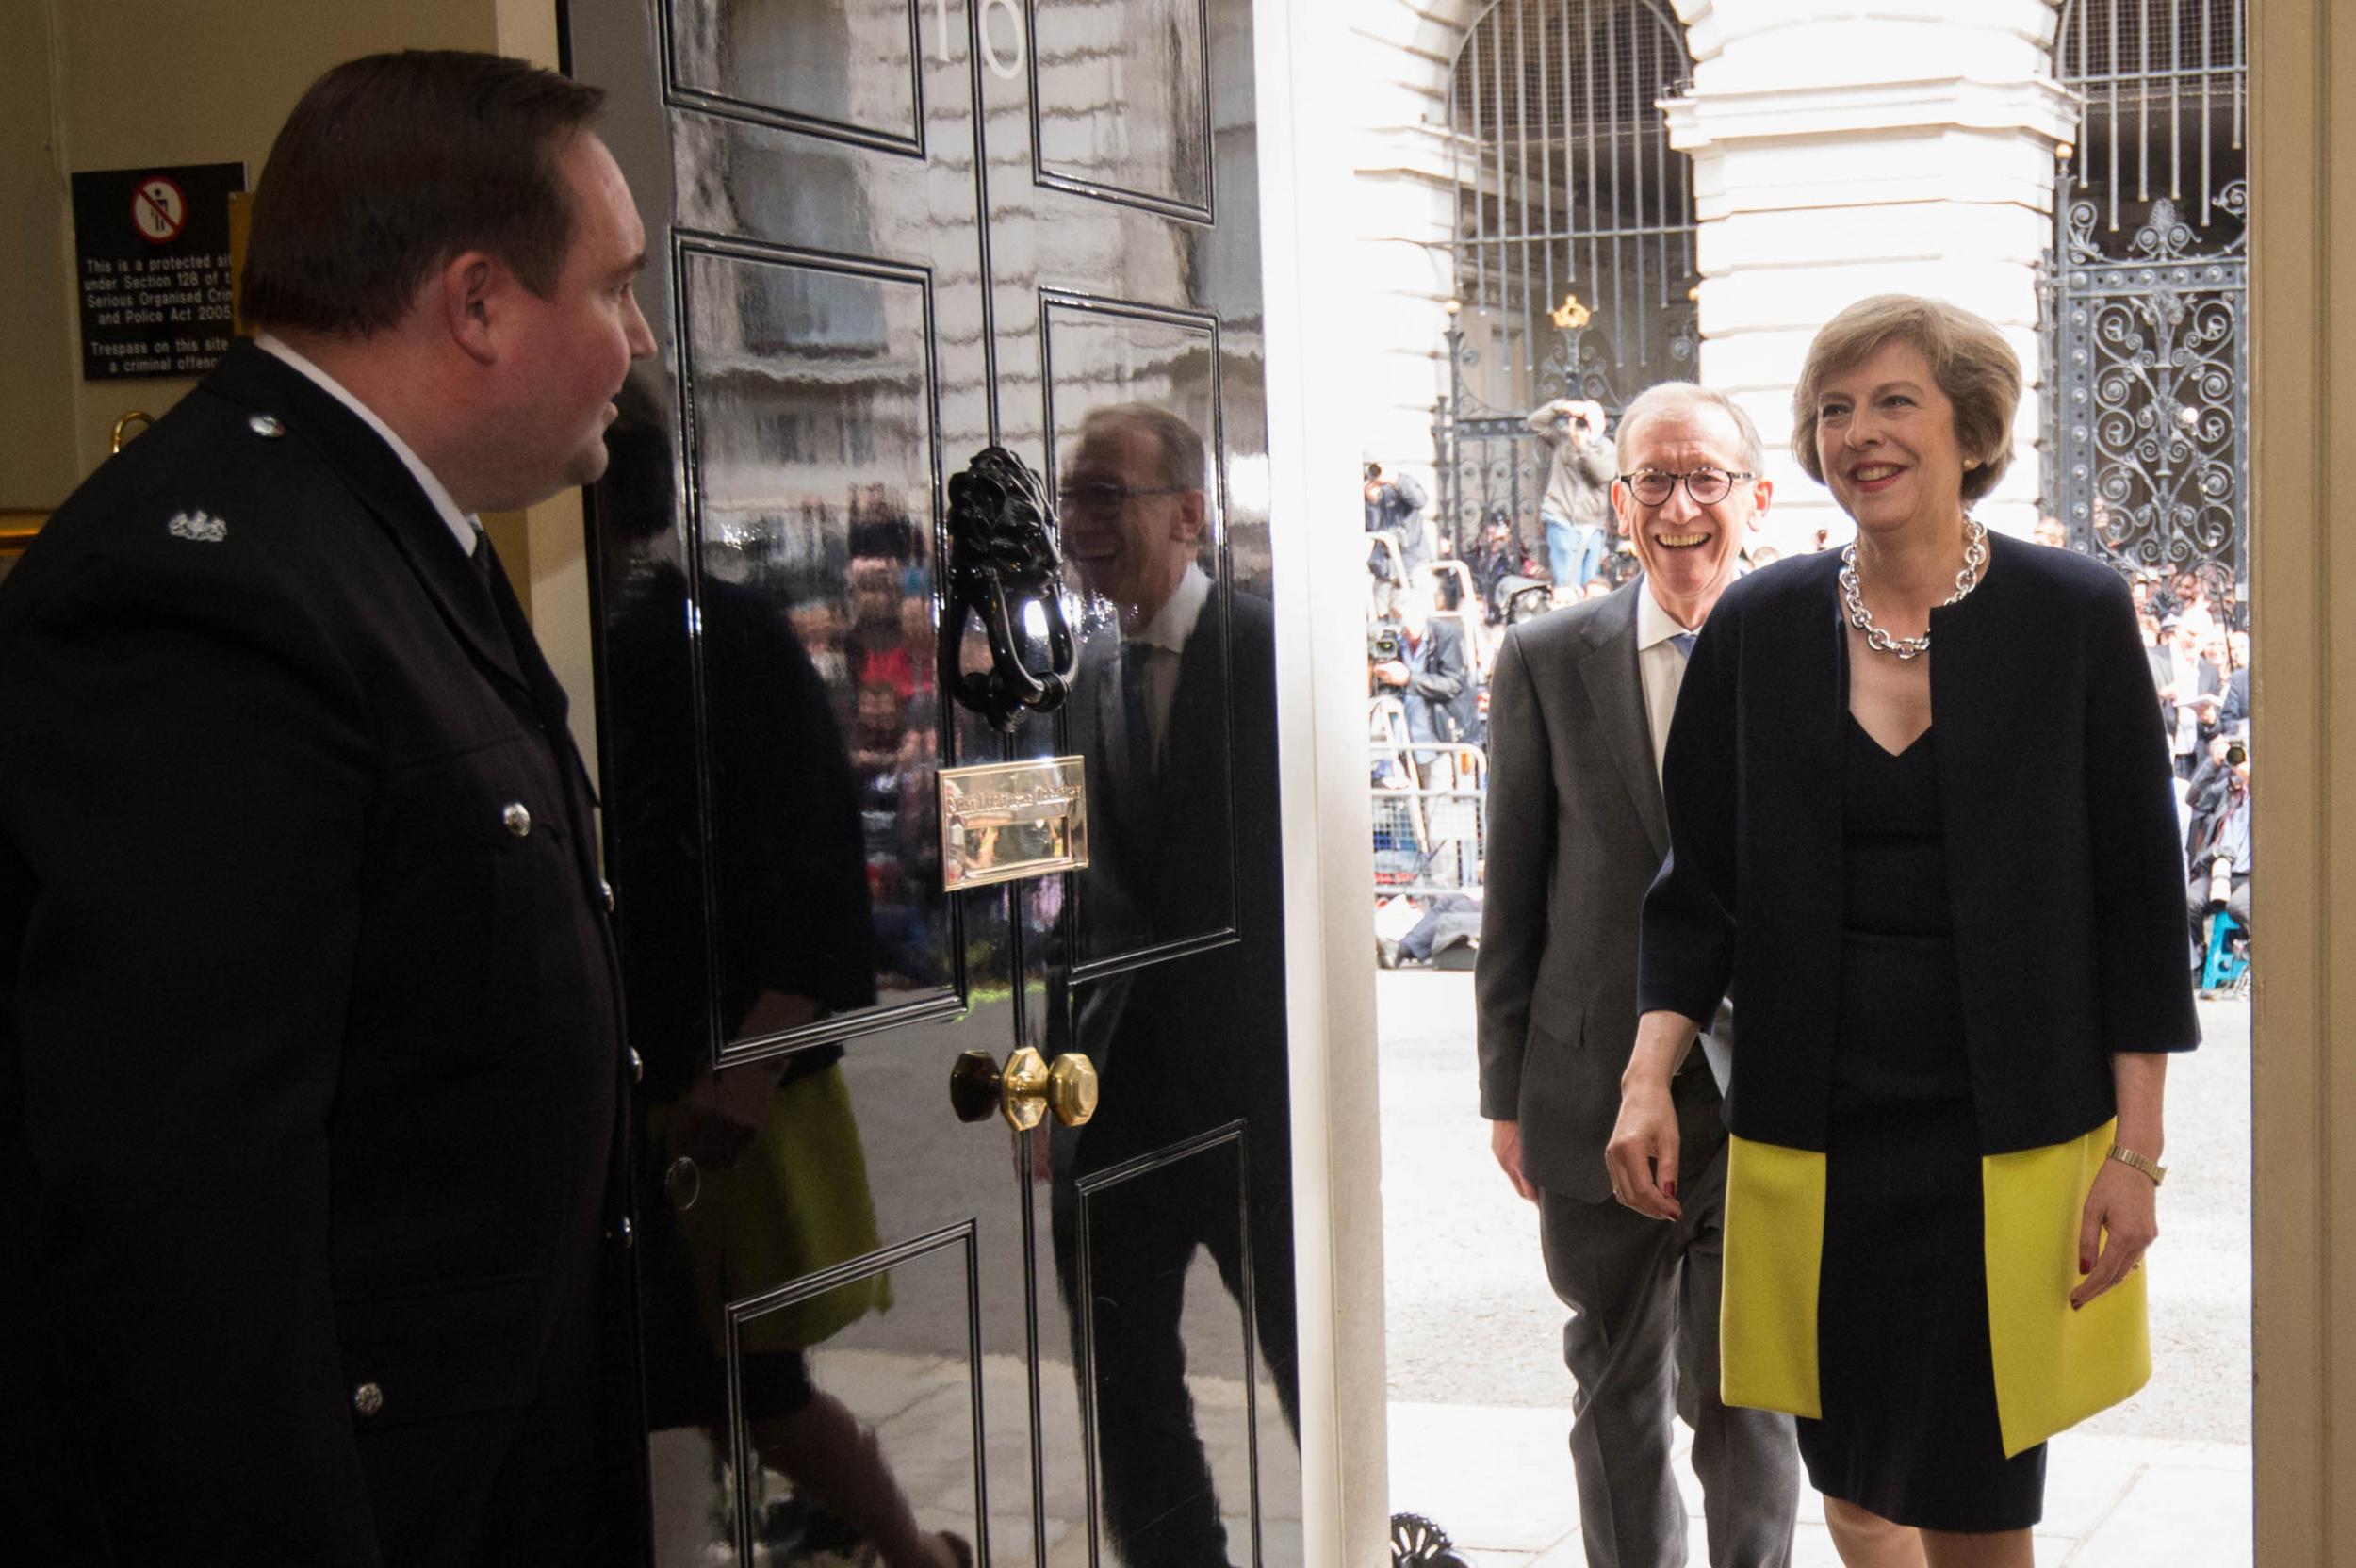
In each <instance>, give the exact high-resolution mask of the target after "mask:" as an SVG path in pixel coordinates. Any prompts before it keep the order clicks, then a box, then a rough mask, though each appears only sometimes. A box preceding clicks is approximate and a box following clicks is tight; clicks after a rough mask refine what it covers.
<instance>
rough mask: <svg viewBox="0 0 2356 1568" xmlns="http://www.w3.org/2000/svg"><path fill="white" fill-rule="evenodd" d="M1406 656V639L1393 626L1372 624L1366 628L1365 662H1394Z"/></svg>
mask: <svg viewBox="0 0 2356 1568" xmlns="http://www.w3.org/2000/svg"><path fill="white" fill-rule="evenodd" d="M1406 657H1407V641H1406V639H1405V638H1403V637H1401V636H1400V635H1399V628H1397V627H1395V626H1374V627H1368V628H1367V629H1366V662H1367V663H1369V664H1391V663H1396V662H1399V661H1400V660H1403V659H1405V658H1406Z"/></svg>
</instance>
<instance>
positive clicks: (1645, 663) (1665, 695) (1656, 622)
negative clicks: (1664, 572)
mask: <svg viewBox="0 0 2356 1568" xmlns="http://www.w3.org/2000/svg"><path fill="white" fill-rule="evenodd" d="M1684 630H1685V628H1683V627H1682V626H1679V625H1678V624H1677V617H1676V616H1674V615H1672V614H1670V613H1668V612H1667V611H1666V610H1663V609H1661V601H1660V600H1659V599H1656V598H1654V597H1653V596H1652V583H1651V582H1650V581H1649V580H1646V581H1644V582H1642V583H1640V584H1639V585H1638V586H1637V590H1636V673H1637V674H1638V675H1639V676H1641V677H1643V678H1644V716H1645V717H1646V718H1647V719H1649V720H1650V721H1651V722H1652V766H1653V776H1655V777H1656V778H1657V777H1659V776H1661V769H1662V765H1663V762H1664V760H1665V759H1666V758H1667V757H1668V754H1669V721H1670V720H1671V719H1673V718H1675V717H1676V716H1677V688H1679V687H1680V686H1683V685H1684V684H1685V655H1683V654H1682V653H1679V652H1678V651H1677V644H1676V643H1674V642H1672V641H1671V640H1670V639H1672V638H1674V637H1677V635H1679V634H1680V633H1682V632H1683V631H1684Z"/></svg>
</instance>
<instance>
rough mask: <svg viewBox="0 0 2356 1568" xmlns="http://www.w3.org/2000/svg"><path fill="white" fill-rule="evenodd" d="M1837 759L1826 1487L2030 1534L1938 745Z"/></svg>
mask: <svg viewBox="0 0 2356 1568" xmlns="http://www.w3.org/2000/svg"><path fill="white" fill-rule="evenodd" d="M1846 731H1847V733H1846V738H1845V740H1844V742H1843V749H1842V765H1841V777H1842V788H1841V800H1842V808H1841V844H1842V862H1841V867H1842V908H1841V1004H1840V1013H1839V1019H1838V1024H1837V1031H1838V1037H1837V1042H1836V1045H1835V1049H1834V1058H1833V1073H1832V1078H1833V1082H1832V1105H1831V1123H1830V1128H1829V1138H1828V1143H1827V1148H1826V1151H1825V1153H1826V1160H1825V1194H1824V1271H1823V1277H1822V1282H1821V1294H1820V1297H1819V1303H1818V1309H1817V1313H1818V1315H1817V1341H1818V1364H1819V1367H1820V1379H1821V1387H1822V1391H1823V1397H1824V1418H1823V1419H1822V1420H1817V1421H1810V1420H1802V1421H1801V1422H1800V1423H1799V1437H1800V1454H1801V1457H1802V1459H1803V1460H1804V1461H1805V1462H1807V1465H1808V1479H1809V1480H1810V1481H1811V1482H1812V1483H1813V1484H1814V1485H1815V1487H1816V1489H1817V1490H1818V1491H1820V1492H1822V1493H1824V1495H1826V1496H1830V1497H1838V1498H1841V1499H1842V1500H1843V1501H1846V1502H1850V1503H1855V1504H1857V1505H1858V1506H1859V1507H1862V1508H1866V1509H1870V1510H1872V1511H1873V1512H1875V1513H1878V1514H1880V1515H1881V1516H1882V1517H1884V1518H1886V1519H1892V1520H1895V1521H1897V1522H1898V1523H1900V1524H1904V1525H1914V1526H1918V1527H1922V1528H1926V1529H1936V1530H1959V1531H1988V1530H2010V1529H2024V1528H2027V1527H2030V1526H2032V1525H2034V1524H2036V1523H2037V1519H2038V1517H2039V1515H2040V1514H2041V1512H2042V1511H2043V1504H2044V1491H2045V1447H2044V1446H2043V1445H2042V1444H2039V1445H2038V1446H2036V1447H2034V1448H2030V1449H2028V1450H2026V1451H2025V1452H2023V1453H2021V1454H2019V1455H2017V1456H2015V1457H2014V1458H2012V1459H2009V1460H2007V1459H2005V1458H2004V1442H2003V1438H2002V1436H2001V1434H2000V1432H1999V1429H1998V1426H1997V1419H1996V1374H1995V1368H1994V1364H1993V1362H1992V1360H1991V1356H1990V1350H1989V1339H1988V1269H1987V1262H1986V1259H1985V1256H1984V1254H1983V1250H1982V1248H1983V1234H1982V1224H1981V1196H1980V1139H1979V1135H1978V1126H1977V1122H1976V1120H1975V1119H1974V1116H1973V1111H1972V1079H1971V1072H1970V1069H1969V1064H1968V1061H1967V1059H1966V1056H1965V1054H1964V1040H1963V1022H1962V1021H1963V988H1962V977H1961V974H1960V972H1958V970H1957V967H1956V961H1955V936H1954V932H1953V929H1952V921H1951V915H1950V909H1949V904H1950V900H1949V895H1948V886H1947V869H1946V833H1945V829H1944V826H1943V825H1942V823H1941V821H1940V816H1939V780H1938V769H1937V764H1936V755H1937V754H1936V751H1935V749H1934V748H1935V746H1936V744H1937V739H1936V736H1935V735H1934V734H1933V733H1932V732H1931V731H1928V730H1925V731H1924V732H1923V733H1922V736H1921V737H1920V738H1918V739H1917V740H1916V741H1915V742H1914V743H1913V744H1912V745H1910V746H1908V747H1907V748H1906V750H1905V751H1904V752H1901V753H1899V754H1898V755H1896V756H1892V755H1891V754H1890V753H1889V752H1887V751H1885V750H1883V749H1882V747H1881V745H1880V744H1879V743H1877V742H1875V741H1874V740H1873V737H1872V736H1870V735H1868V734H1867V733H1866V732H1865V729H1864V727H1863V726H1861V725H1859V724H1858V723H1857V720H1856V718H1855V717H1854V716H1852V717H1851V718H1850V719H1849V720H1848V723H1847V725H1846Z"/></svg>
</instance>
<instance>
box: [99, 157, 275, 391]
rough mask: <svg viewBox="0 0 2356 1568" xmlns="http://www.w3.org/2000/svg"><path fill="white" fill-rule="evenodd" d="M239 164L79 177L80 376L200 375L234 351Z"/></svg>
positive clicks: (241, 186) (242, 185)
mask: <svg viewBox="0 0 2356 1568" xmlns="http://www.w3.org/2000/svg"><path fill="white" fill-rule="evenodd" d="M244 188H245V165H244V164H241V163H195V164H181V165H176V166H174V167H172V168H166V169H158V168H156V167H155V165H153V164H150V165H149V166H148V167H146V168H144V169H110V170H105V171H99V172H81V173H77V174H75V175H74V253H75V259H76V262H77V264H78V265H77V267H76V269H75V270H76V271H77V273H78V274H79V275H78V276H77V277H76V278H75V280H74V282H75V284H76V286H77V287H78V289H79V292H80V293H81V296H82V379H83V380H84V381H115V380H120V379H123V378H126V377H132V376H201V375H203V374H204V373H205V371H207V370H209V369H211V368H213V367H214V366H215V365H218V364H219V363H221V355H222V354H224V353H226V352H228V351H229V334H230V330H231V319H232V318H231V315H230V304H231V301H232V297H233V294H234V291H235V288H236V285H235V282H234V280H233V279H232V278H231V277H230V274H229V198H230V195H231V194H232V193H233V192H235V191H239V190H243V189H244Z"/></svg>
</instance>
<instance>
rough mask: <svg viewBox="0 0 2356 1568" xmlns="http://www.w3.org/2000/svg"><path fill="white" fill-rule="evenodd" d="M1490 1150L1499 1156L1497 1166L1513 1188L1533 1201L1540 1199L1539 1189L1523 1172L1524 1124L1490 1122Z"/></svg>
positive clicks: (1516, 1122)
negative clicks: (1531, 1183)
mask: <svg viewBox="0 0 2356 1568" xmlns="http://www.w3.org/2000/svg"><path fill="white" fill-rule="evenodd" d="M1489 1152H1491V1153H1492V1154H1495V1155H1496V1156H1497V1168H1498V1169H1500V1170H1502V1171H1504V1172H1505V1179H1506V1180H1507V1181H1509V1182H1511V1183H1513V1190H1514V1191H1515V1192H1518V1193H1520V1194H1521V1195H1522V1196H1523V1197H1524V1198H1527V1199H1529V1200H1530V1201H1531V1202H1533V1203H1535V1202H1536V1201H1538V1189H1537V1188H1536V1187H1534V1186H1532V1185H1530V1178H1529V1177H1527V1176H1525V1175H1523V1174H1522V1124H1521V1123H1520V1122H1518V1121H1492V1122H1491V1123H1489Z"/></svg>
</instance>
